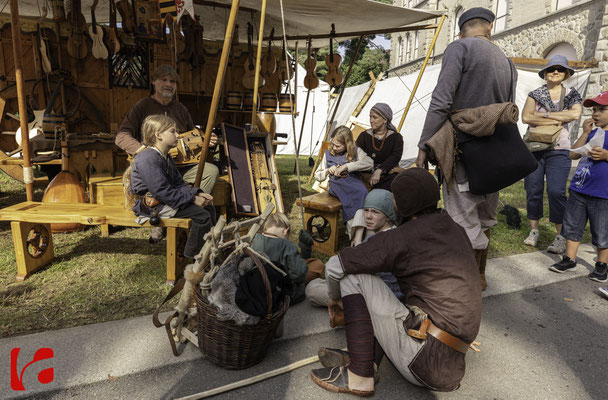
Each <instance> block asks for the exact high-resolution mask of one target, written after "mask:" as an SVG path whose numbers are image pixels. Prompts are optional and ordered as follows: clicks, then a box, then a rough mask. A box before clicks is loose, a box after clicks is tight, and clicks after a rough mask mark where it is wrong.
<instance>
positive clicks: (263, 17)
mask: <svg viewBox="0 0 608 400" xmlns="http://www.w3.org/2000/svg"><path fill="white" fill-rule="evenodd" d="M265 21H266V0H262V9H261V11H260V33H259V35H258V50H257V54H256V57H255V78H254V79H253V82H254V84H253V102H252V105H251V129H253V127H254V126H256V125H255V119H256V118H255V117H256V115H257V112H258V91H259V88H258V85H259V84H260V63H261V62H262V43H264V41H263V40H262V38H263V37H264V23H265Z"/></svg>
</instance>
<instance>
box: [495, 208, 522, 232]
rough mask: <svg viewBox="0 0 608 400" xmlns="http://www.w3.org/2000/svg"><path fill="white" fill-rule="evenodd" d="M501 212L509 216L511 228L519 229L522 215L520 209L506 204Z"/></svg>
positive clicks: (508, 223)
mask: <svg viewBox="0 0 608 400" xmlns="http://www.w3.org/2000/svg"><path fill="white" fill-rule="evenodd" d="M500 213H501V214H502V215H504V216H505V217H507V226H508V227H509V228H511V229H519V227H520V226H521V215H520V214H519V210H518V209H517V208H515V207H513V206H510V205H508V204H507V205H505V206H504V207H503V208H502V210H500Z"/></svg>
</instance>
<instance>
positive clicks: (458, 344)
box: [407, 318, 469, 354]
mask: <svg viewBox="0 0 608 400" xmlns="http://www.w3.org/2000/svg"><path fill="white" fill-rule="evenodd" d="M407 334H408V335H410V336H411V337H414V338H416V339H422V340H426V338H427V334H428V335H431V336H433V337H434V338H435V339H437V340H439V341H440V342H441V343H443V344H445V345H447V346H450V347H451V348H453V349H454V350H456V351H459V352H461V353H463V354H465V353H466V352H467V350H468V349H469V345H468V344H466V343H465V342H463V341H462V340H460V339H458V338H456V337H454V336H452V335H450V334H449V333H447V332H446V331H444V330H442V329H439V328H438V327H437V326H436V325H435V324H433V322H432V321H431V319H430V318H427V319H425V320H424V321H423V322H422V324H420V329H418V330H415V329H408V330H407Z"/></svg>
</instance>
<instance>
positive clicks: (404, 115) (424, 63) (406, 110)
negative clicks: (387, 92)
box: [397, 14, 445, 132]
mask: <svg viewBox="0 0 608 400" xmlns="http://www.w3.org/2000/svg"><path fill="white" fill-rule="evenodd" d="M443 21H445V14H444V15H442V16H441V20H440V21H439V25H438V26H437V29H436V30H435V36H433V41H432V42H431V45H430V46H429V49H428V51H427V52H426V57H425V58H424V62H423V63H422V68H420V72H419V73H418V78H417V79H416V83H415V84H414V88H413V89H412V93H410V98H409V100H408V101H407V105H406V106H405V110H404V111H403V115H402V116H401V122H399V126H398V127H397V130H398V131H399V132H401V128H402V127H403V123H404V122H405V117H406V115H407V113H408V111H409V110H410V106H411V105H412V101H413V100H414V95H415V94H416V90H418V85H419V84H420V80H422V74H424V70H425V69H426V64H427V63H428V62H429V58H431V53H432V52H433V49H434V48H435V42H436V41H437V37H438V36H439V31H441V27H442V26H443Z"/></svg>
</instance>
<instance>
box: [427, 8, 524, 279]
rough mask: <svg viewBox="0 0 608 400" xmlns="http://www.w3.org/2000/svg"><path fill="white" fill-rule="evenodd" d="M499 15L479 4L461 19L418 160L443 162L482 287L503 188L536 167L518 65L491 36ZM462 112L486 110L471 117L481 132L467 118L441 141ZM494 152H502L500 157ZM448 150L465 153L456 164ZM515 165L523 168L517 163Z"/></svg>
mask: <svg viewBox="0 0 608 400" xmlns="http://www.w3.org/2000/svg"><path fill="white" fill-rule="evenodd" d="M494 19H495V15H494V13H492V12H491V11H490V10H487V9H485V8H481V7H475V8H471V9H470V10H467V11H466V12H464V13H463V14H462V15H461V17H460V18H459V20H458V26H459V28H460V33H459V37H460V39H459V40H455V41H453V42H452V43H450V45H449V46H448V47H447V48H446V50H445V52H444V53H443V58H442V64H441V72H440V74H439V79H438V81H437V86H436V87H435V90H434V91H433V96H432V99H431V104H430V107H429V111H428V113H427V117H426V121H425V123H424V128H423V130H422V134H421V136H420V141H419V142H418V148H419V152H418V158H417V160H416V164H417V166H419V167H425V168H426V167H427V161H428V160H429V159H431V160H433V159H435V160H436V161H437V164H438V167H439V169H440V170H441V175H442V190H443V199H444V206H445V209H446V210H447V212H448V213H449V215H450V216H451V217H452V218H453V219H454V221H455V222H456V223H457V224H459V225H460V226H462V227H463V228H464V229H465V231H466V233H467V236H468V238H469V240H470V241H471V244H472V245H473V249H474V251H475V258H476V260H477V265H478V267H479V274H480V278H481V287H482V290H483V289H485V287H486V279H485V265H486V259H487V255H488V248H489V244H490V228H491V227H493V226H494V225H496V223H497V220H496V212H497V207H498V190H499V189H501V188H503V187H506V186H508V185H510V184H512V183H514V182H516V181H517V180H519V179H522V178H523V177H524V176H526V175H527V174H528V173H530V172H531V171H533V170H534V169H535V168H536V165H535V164H536V162H535V160H534V159H533V157H532V156H531V154H530V152H529V151H528V150H527V149H526V146H525V144H524V143H523V141H522V139H521V136H520V134H519V131H518V129H517V125H516V124H515V122H517V119H518V110H517V106H515V105H514V104H513V103H514V98H515V87H516V84H517V70H516V69H515V67H514V65H513V63H512V62H511V60H510V59H509V58H508V57H507V56H506V55H505V54H504V53H503V52H502V50H501V49H500V48H498V46H496V45H495V44H494V43H492V42H491V41H490V34H491V32H492V22H493V21H494ZM482 107H486V108H482ZM480 109H481V110H480ZM459 110H461V111H463V112H465V110H466V113H467V114H469V111H473V112H478V113H480V114H479V118H483V119H484V120H483V121H479V120H475V117H474V115H464V117H466V119H467V120H469V118H472V119H471V121H472V123H474V124H476V125H477V127H479V128H481V129H479V132H477V133H478V134H479V135H476V136H472V135H470V134H469V130H467V129H466V123H465V124H462V125H461V126H460V127H457V126H456V124H454V126H453V127H450V129H451V131H452V132H454V131H455V132H456V134H455V135H454V134H452V135H446V136H445V137H446V138H447V140H448V142H447V143H448V144H447V145H445V143H435V142H436V141H437V140H438V139H437V138H438V137H440V135H442V133H443V132H445V131H446V130H445V129H443V128H444V126H445V125H446V124H448V125H450V126H451V125H452V124H451V123H453V122H455V118H456V117H457V111H459ZM464 122H466V121H464ZM454 136H456V140H457V142H458V143H457V146H456V145H455V143H454ZM450 141H451V143H450ZM455 148H457V149H458V150H459V151H460V152H461V153H460V154H458V150H457V151H454V149H455ZM494 151H498V152H499V153H498V154H500V155H496V154H495V155H492V154H493V152H494ZM440 152H443V153H445V154H447V155H448V159H449V158H450V155H451V154H454V153H457V155H458V157H459V158H458V159H454V156H453V155H452V156H451V160H450V161H449V162H442V161H441V159H440V158H441V157H440V156H439V155H438V153H440ZM511 163H519V164H521V166H523V167H517V168H514V167H510V164H511ZM474 165H476V167H473V166H474ZM514 172H515V174H514ZM507 175H508V176H507ZM505 178H508V179H505Z"/></svg>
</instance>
